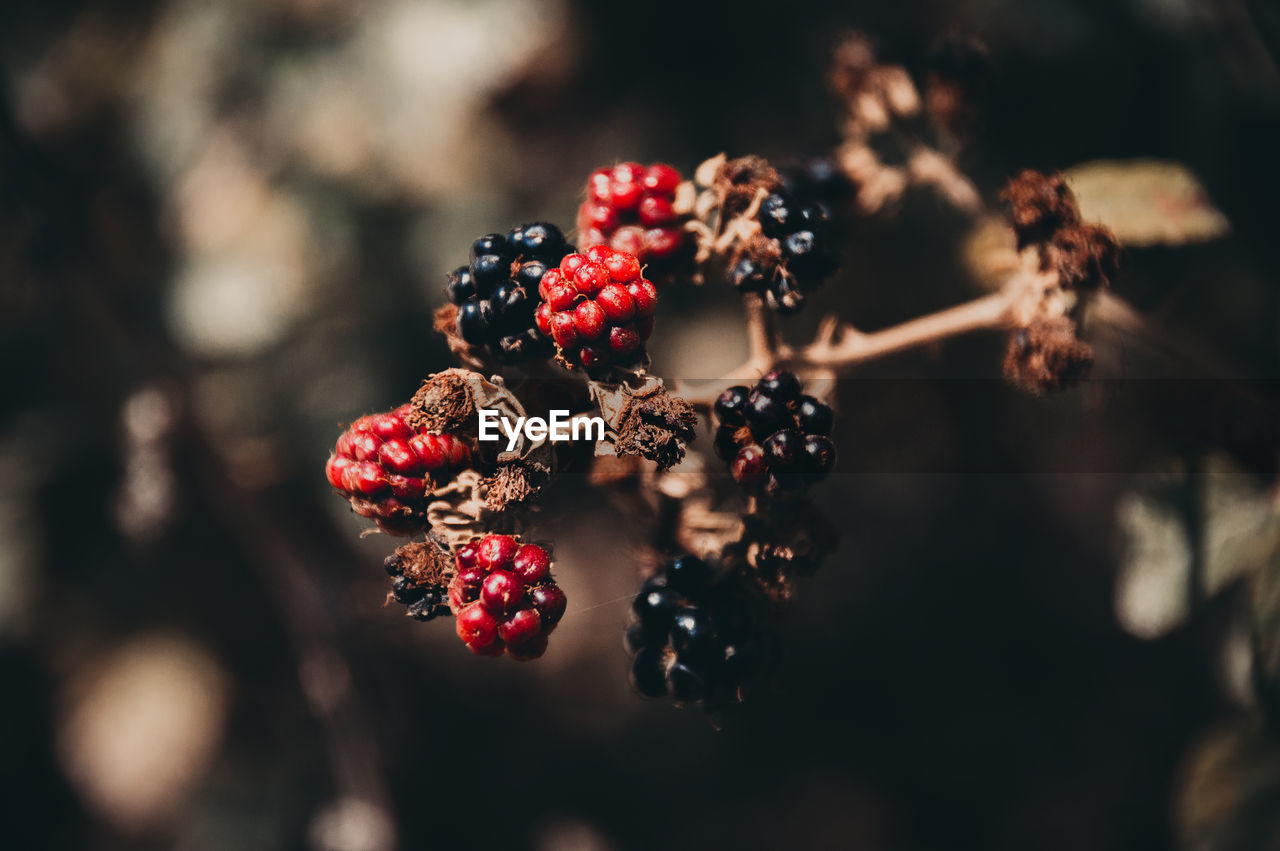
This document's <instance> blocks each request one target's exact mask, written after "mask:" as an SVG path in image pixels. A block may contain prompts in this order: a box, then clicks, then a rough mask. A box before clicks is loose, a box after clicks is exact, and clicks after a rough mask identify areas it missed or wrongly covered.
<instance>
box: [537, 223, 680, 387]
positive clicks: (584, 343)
mask: <svg viewBox="0 0 1280 851" xmlns="http://www.w3.org/2000/svg"><path fill="white" fill-rule="evenodd" d="M538 294H539V295H541V296H542V303H541V304H539V305H538V308H537V312H536V313H535V314H534V321H535V322H536V323H537V325H538V330H540V331H541V332H542V333H543V334H545V335H547V336H548V337H550V338H551V339H553V340H555V343H556V348H557V349H558V350H559V352H560V356H561V359H562V360H563V362H564V363H565V365H566V366H568V367H570V368H573V367H576V366H582V367H585V368H586V369H587V370H588V371H589V372H591V371H596V370H600V369H603V368H605V367H608V366H614V365H617V366H626V365H630V364H634V363H638V362H640V361H641V360H642V359H643V358H644V341H645V340H647V339H648V338H649V335H650V334H652V333H653V311H654V307H655V305H656V304H657V300H658V290H657V288H655V287H654V285H653V284H652V283H651V282H650V281H648V280H647V279H645V278H644V277H642V276H641V273H640V261H639V260H638V259H637V258H636V257H635V255H633V254H628V253H627V252H625V251H617V250H615V249H612V248H610V247H608V246H607V245H596V246H593V247H591V248H589V249H588V250H587V253H586V254H570V255H568V256H566V257H565V258H564V259H563V260H561V261H560V268H558V269H548V270H547V272H546V274H544V275H543V276H542V282H541V283H540V284H539V285H538Z"/></svg>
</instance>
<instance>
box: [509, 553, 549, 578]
mask: <svg viewBox="0 0 1280 851" xmlns="http://www.w3.org/2000/svg"><path fill="white" fill-rule="evenodd" d="M511 567H512V570H513V571H515V574H516V576H518V577H519V578H520V581H521V582H524V583H525V584H526V585H536V584H537V583H539V582H542V581H543V580H545V579H547V578H548V577H549V576H551V557H550V556H548V555H547V551H546V550H544V549H543V548H542V547H540V546H538V545H537V544H525V545H524V546H522V547H521V548H520V549H518V550H516V555H515V558H514V559H512V562H511Z"/></svg>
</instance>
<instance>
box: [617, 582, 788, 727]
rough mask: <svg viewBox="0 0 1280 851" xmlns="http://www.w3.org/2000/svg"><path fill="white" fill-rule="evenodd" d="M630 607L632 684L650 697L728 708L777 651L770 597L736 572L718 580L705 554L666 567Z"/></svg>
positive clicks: (628, 642)
mask: <svg viewBox="0 0 1280 851" xmlns="http://www.w3.org/2000/svg"><path fill="white" fill-rule="evenodd" d="M631 608H632V611H633V612H634V613H635V615H636V621H635V622H634V623H633V624H632V625H631V626H630V627H628V628H627V632H626V647H627V650H628V651H629V652H630V653H632V654H633V656H634V658H633V659H632V663H631V683H632V685H633V686H634V687H635V689H636V690H637V691H639V692H640V693H641V694H643V695H645V696H647V697H665V696H670V697H672V698H674V699H675V700H677V701H679V702H681V703H694V702H700V703H701V705H702V707H703V708H704V709H706V710H707V711H709V712H719V711H723V710H727V709H730V708H732V707H733V706H735V705H736V704H738V703H740V702H741V701H742V699H743V696H744V691H746V690H749V688H750V686H751V685H753V684H754V682H755V681H756V680H758V679H759V677H760V675H761V674H762V673H763V672H764V671H765V670H766V668H767V664H768V662H769V661H770V659H771V658H772V656H773V634H772V632H771V631H770V629H769V623H768V618H767V614H768V606H767V603H766V601H765V600H764V598H763V597H762V596H761V595H760V594H759V593H758V592H757V591H755V590H753V586H752V585H751V584H750V583H748V582H745V581H743V580H742V578H741V577H740V576H739V575H738V574H727V575H725V576H722V577H720V578H716V577H715V576H714V575H713V574H712V570H711V568H710V567H709V566H708V565H707V563H706V562H704V561H702V560H701V559H699V558H695V557H693V556H682V557H680V558H677V559H675V560H673V561H671V562H670V563H668V564H667V565H665V566H664V567H663V568H662V569H660V570H659V571H658V572H657V573H655V574H654V575H653V576H652V577H650V578H649V579H648V580H646V581H645V583H644V585H642V586H641V588H640V594H639V595H638V596H637V597H636V599H635V602H634V603H633V604H632V607H631Z"/></svg>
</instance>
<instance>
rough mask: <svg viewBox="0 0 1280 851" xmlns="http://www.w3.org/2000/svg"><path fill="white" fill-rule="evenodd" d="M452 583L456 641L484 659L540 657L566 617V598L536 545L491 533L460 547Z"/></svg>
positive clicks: (543, 552)
mask: <svg viewBox="0 0 1280 851" xmlns="http://www.w3.org/2000/svg"><path fill="white" fill-rule="evenodd" d="M454 565H455V568H456V572H455V573H454V576H453V579H452V580H450V582H449V588H448V594H447V596H448V602H449V608H450V609H451V610H452V611H453V613H454V614H455V615H457V618H458V623H457V629H458V637H459V638H461V639H462V641H463V643H464V644H466V645H467V647H469V648H470V649H471V652H473V653H475V654H477V655H480V656H497V655H500V654H501V653H503V652H504V651H505V652H506V654H507V655H508V656H510V657H511V658H513V659H518V660H520V661H528V660H530V659H537V658H538V657H539V656H541V655H542V654H543V653H544V652H545V651H546V649H547V636H549V635H550V634H551V632H552V630H554V629H555V628H556V625H557V624H558V623H560V618H562V617H563V616H564V610H565V605H566V603H567V600H566V598H565V595H564V592H563V591H561V590H560V586H558V585H556V582H555V579H553V578H552V576H551V557H550V556H549V555H548V554H547V551H546V550H544V549H543V548H542V547H540V546H538V545H537V544H522V543H521V542H520V540H519V539H518V538H515V537H513V536H510V535H487V536H485V537H484V538H477V539H475V540H473V541H472V542H471V543H468V544H464V545H463V546H461V547H459V548H458V550H457V552H456V553H455V554H454Z"/></svg>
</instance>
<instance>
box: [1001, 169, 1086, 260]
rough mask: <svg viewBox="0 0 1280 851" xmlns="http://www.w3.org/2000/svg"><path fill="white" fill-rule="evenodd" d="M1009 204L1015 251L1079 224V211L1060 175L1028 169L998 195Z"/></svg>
mask: <svg viewBox="0 0 1280 851" xmlns="http://www.w3.org/2000/svg"><path fill="white" fill-rule="evenodd" d="M1000 197H1001V198H1003V199H1004V200H1006V201H1008V202H1009V208H1010V215H1011V217H1012V219H1013V230H1014V232H1015V233H1016V234H1017V235H1018V248H1019V249H1023V248H1025V247H1027V246H1028V245H1033V244H1035V243H1037V242H1046V241H1048V240H1049V239H1051V238H1052V237H1053V234H1054V233H1055V232H1056V231H1057V230H1058V229H1059V228H1062V227H1064V226H1067V225H1073V224H1076V223H1077V222H1079V221H1080V207H1079V206H1078V205H1077V204H1076V198H1075V195H1073V194H1072V192H1071V189H1070V188H1069V187H1068V186H1067V182H1066V180H1065V179H1064V178H1063V176H1062V175H1061V174H1058V173H1056V172H1055V173H1053V174H1041V173H1040V172H1038V171H1032V170H1031V169H1027V170H1026V171H1024V172H1022V173H1021V174H1019V175H1018V176H1017V177H1015V178H1014V179H1013V180H1011V181H1009V185H1008V186H1006V187H1005V189H1004V191H1003V192H1001V193H1000Z"/></svg>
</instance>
